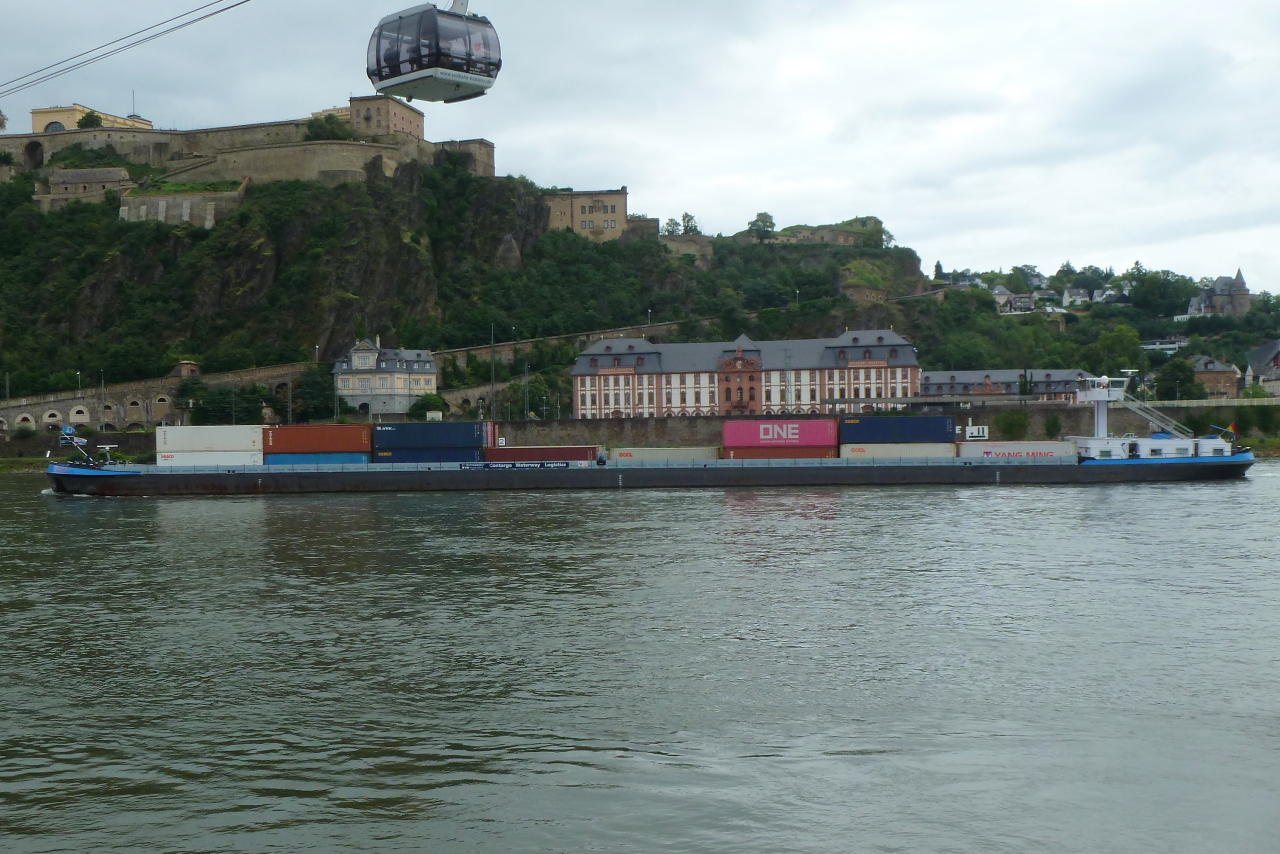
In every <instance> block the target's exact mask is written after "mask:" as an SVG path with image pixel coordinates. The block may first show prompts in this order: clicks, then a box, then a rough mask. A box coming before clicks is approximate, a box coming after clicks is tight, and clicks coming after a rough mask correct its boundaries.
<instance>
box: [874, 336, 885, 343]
mask: <svg viewBox="0 0 1280 854" xmlns="http://www.w3.org/2000/svg"><path fill="white" fill-rule="evenodd" d="M876 343H877V344H883V343H884V336H883V335H881V336H880V337H879V338H877V339H876Z"/></svg>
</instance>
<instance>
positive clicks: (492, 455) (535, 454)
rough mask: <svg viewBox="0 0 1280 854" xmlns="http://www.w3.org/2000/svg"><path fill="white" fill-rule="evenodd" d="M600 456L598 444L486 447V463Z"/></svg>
mask: <svg viewBox="0 0 1280 854" xmlns="http://www.w3.org/2000/svg"><path fill="white" fill-rule="evenodd" d="M599 456H600V446H599V445H557V446H551V447H527V448H516V447H510V446H507V447H501V448H487V449H486V450H485V452H484V461H485V462H487V463H577V462H595V461H596V459H597V458H598V457H599Z"/></svg>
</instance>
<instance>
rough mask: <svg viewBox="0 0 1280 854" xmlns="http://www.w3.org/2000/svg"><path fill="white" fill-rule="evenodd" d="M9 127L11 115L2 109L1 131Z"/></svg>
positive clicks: (0, 115) (0, 113)
mask: <svg viewBox="0 0 1280 854" xmlns="http://www.w3.org/2000/svg"><path fill="white" fill-rule="evenodd" d="M8 127H9V117H8V116H6V115H5V114H4V110H0V131H3V130H5V129H6V128H8Z"/></svg>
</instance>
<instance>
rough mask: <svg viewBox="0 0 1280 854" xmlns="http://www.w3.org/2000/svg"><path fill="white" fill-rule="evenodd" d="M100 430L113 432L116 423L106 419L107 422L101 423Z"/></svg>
mask: <svg viewBox="0 0 1280 854" xmlns="http://www.w3.org/2000/svg"><path fill="white" fill-rule="evenodd" d="M102 432H103V433H114V432H116V425H114V424H112V423H111V422H110V421H108V422H106V423H105V424H103V425H102Z"/></svg>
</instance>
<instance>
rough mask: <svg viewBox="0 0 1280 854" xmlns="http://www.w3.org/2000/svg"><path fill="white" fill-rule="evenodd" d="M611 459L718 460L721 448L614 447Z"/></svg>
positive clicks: (643, 460) (649, 460)
mask: <svg viewBox="0 0 1280 854" xmlns="http://www.w3.org/2000/svg"><path fill="white" fill-rule="evenodd" d="M609 459H611V460H623V461H628V462H661V461H663V460H718V459H720V449H719V448H614V449H613V450H612V451H610V452H609Z"/></svg>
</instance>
